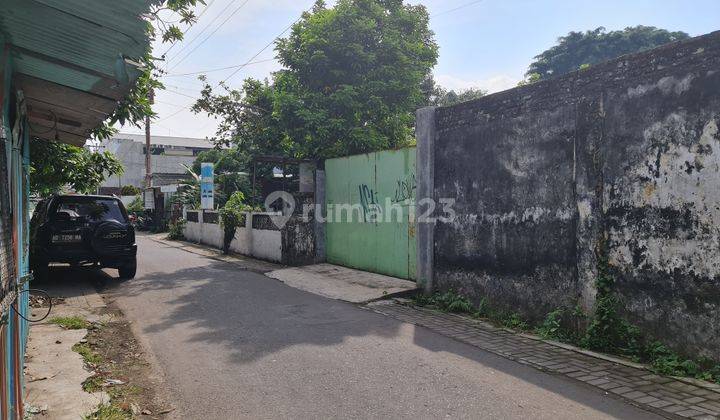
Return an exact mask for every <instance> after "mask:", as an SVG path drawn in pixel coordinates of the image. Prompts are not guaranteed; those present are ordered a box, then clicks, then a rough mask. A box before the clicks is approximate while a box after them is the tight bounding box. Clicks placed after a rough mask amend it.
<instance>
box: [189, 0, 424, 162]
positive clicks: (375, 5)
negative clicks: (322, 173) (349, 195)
mask: <svg viewBox="0 0 720 420" xmlns="http://www.w3.org/2000/svg"><path fill="white" fill-rule="evenodd" d="M428 22H429V16H428V13H427V10H426V9H425V7H423V6H413V5H406V4H404V3H403V1H402V0H339V1H338V2H337V4H336V5H335V6H334V7H332V8H328V7H327V6H326V5H325V4H324V2H321V1H320V2H316V4H315V6H314V7H313V9H312V10H311V11H310V12H307V13H304V14H303V16H302V17H301V19H300V20H299V21H298V22H297V23H295V24H294V25H293V27H292V31H291V33H290V35H289V36H288V37H287V38H284V39H280V40H278V41H277V43H276V48H275V50H276V52H277V57H278V59H279V61H280V63H281V64H282V65H283V66H284V68H283V69H282V70H280V71H278V72H276V73H275V74H274V75H273V80H272V83H270V82H268V81H266V82H260V81H257V80H252V79H249V80H246V81H245V83H244V85H243V87H242V89H241V90H239V91H238V90H230V89H228V88H227V87H226V86H225V89H226V92H227V93H226V94H220V95H216V94H214V92H213V90H212V88H211V87H210V86H206V88H205V89H204V90H203V93H202V98H201V99H200V100H199V101H198V102H197V103H196V105H195V108H194V110H195V111H205V112H207V113H209V114H211V115H216V116H219V117H220V118H221V119H222V121H223V122H222V123H221V126H220V129H219V131H218V133H217V138H218V139H220V141H229V142H231V143H233V144H236V145H239V146H242V147H241V148H245V147H247V148H248V149H249V150H250V153H253V154H254V153H264V154H273V153H274V154H280V153H281V154H284V155H287V156H294V157H308V158H328V157H335V156H342V155H348V154H353V153H363V152H369V151H374V150H382V149H390V148H396V147H401V146H404V145H407V144H410V143H411V141H412V125H413V122H414V118H413V112H414V111H415V109H416V108H417V105H418V104H420V103H422V100H423V94H422V92H421V89H420V88H421V84H422V81H423V80H424V79H425V78H426V76H427V75H428V74H429V73H430V69H431V68H432V67H433V66H434V65H435V63H436V61H437V55H438V47H437V44H436V43H435V40H434V34H433V33H432V31H430V29H429V28H428ZM268 152H269V153H268Z"/></svg>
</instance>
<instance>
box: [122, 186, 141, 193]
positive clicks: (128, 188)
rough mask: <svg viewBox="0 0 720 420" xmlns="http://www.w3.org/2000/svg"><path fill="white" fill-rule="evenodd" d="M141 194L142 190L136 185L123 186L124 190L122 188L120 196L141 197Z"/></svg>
mask: <svg viewBox="0 0 720 420" xmlns="http://www.w3.org/2000/svg"><path fill="white" fill-rule="evenodd" d="M139 194H140V188H138V187H136V186H134V185H123V186H122V188H120V195H139Z"/></svg>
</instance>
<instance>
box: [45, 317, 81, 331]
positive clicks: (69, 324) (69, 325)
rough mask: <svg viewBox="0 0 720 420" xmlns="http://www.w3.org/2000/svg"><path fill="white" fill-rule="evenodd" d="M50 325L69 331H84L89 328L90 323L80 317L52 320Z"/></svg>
mask: <svg viewBox="0 0 720 420" xmlns="http://www.w3.org/2000/svg"><path fill="white" fill-rule="evenodd" d="M50 323H51V324H55V325H59V326H61V327H63V328H65V329H67V330H82V329H84V328H88V327H89V326H90V323H89V322H87V320H85V319H84V318H81V317H79V316H59V317H55V318H50Z"/></svg>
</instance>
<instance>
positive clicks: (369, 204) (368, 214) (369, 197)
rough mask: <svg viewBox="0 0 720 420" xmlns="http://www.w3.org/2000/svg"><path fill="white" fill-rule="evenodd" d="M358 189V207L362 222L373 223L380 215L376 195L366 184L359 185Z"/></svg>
mask: <svg viewBox="0 0 720 420" xmlns="http://www.w3.org/2000/svg"><path fill="white" fill-rule="evenodd" d="M358 189H359V191H360V205H361V206H362V219H363V222H365V223H368V222H374V221H375V220H377V218H378V216H379V215H380V214H381V213H382V209H381V208H380V205H379V202H378V197H377V193H376V192H375V191H374V190H373V189H372V188H370V187H369V186H368V185H367V184H360V185H359V186H358Z"/></svg>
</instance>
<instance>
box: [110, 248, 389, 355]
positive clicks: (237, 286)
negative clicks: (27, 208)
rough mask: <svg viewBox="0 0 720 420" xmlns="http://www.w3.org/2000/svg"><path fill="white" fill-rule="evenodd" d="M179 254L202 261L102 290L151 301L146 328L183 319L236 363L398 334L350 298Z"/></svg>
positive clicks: (195, 335) (195, 338) (194, 337)
mask: <svg viewBox="0 0 720 420" xmlns="http://www.w3.org/2000/svg"><path fill="white" fill-rule="evenodd" d="M172 252H181V251H176V250H175V249H172ZM181 255H183V256H187V258H189V259H192V260H193V261H198V262H199V263H200V265H198V266H194V267H186V268H180V269H177V270H171V271H169V272H168V271H163V272H150V273H146V274H142V275H141V276H139V277H138V278H137V279H135V280H132V281H129V282H125V283H120V282H118V281H115V280H114V279H109V280H108V279H107V278H106V277H104V278H102V279H101V281H100V282H99V283H100V284H101V288H102V289H101V290H103V291H105V292H108V293H109V294H110V295H111V296H113V297H115V298H119V297H121V296H122V297H125V298H139V299H141V301H143V302H145V303H146V304H147V305H155V309H157V310H148V315H150V316H152V319H150V320H149V322H148V325H147V326H146V327H145V328H144V332H147V333H158V332H162V331H164V330H168V329H171V328H177V327H178V326H182V327H183V328H186V329H188V331H189V332H191V333H190V336H189V337H190V340H191V341H192V342H204V343H211V344H222V345H223V346H225V348H226V349H227V353H228V354H229V355H230V356H229V357H230V360H231V361H233V362H235V363H247V362H251V361H254V360H256V359H258V358H262V357H264V356H266V355H268V354H271V353H274V352H277V351H280V350H282V349H283V348H287V347H292V346H296V345H303V344H305V345H317V346H330V345H335V344H338V343H341V342H342V341H344V340H345V339H346V337H351V336H365V335H370V334H372V335H377V336H381V337H392V336H395V335H396V334H397V330H398V328H399V324H398V323H397V322H395V321H394V320H392V319H389V318H386V317H384V316H380V315H377V314H375V313H372V312H370V311H365V310H358V308H357V307H356V306H355V305H351V304H347V303H344V302H340V301H335V300H330V299H326V298H323V297H320V296H317V295H313V294H310V293H307V292H304V291H301V290H297V289H293V288H290V287H288V286H286V285H284V284H282V283H281V282H279V281H277V280H273V279H270V278H268V277H266V276H263V275H260V274H256V273H253V272H249V271H242V270H237V267H235V266H234V265H232V264H229V263H225V262H220V261H214V260H210V259H207V258H203V257H199V256H195V255H192V254H187V253H183V252H181ZM170 291H171V293H167V292H170Z"/></svg>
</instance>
